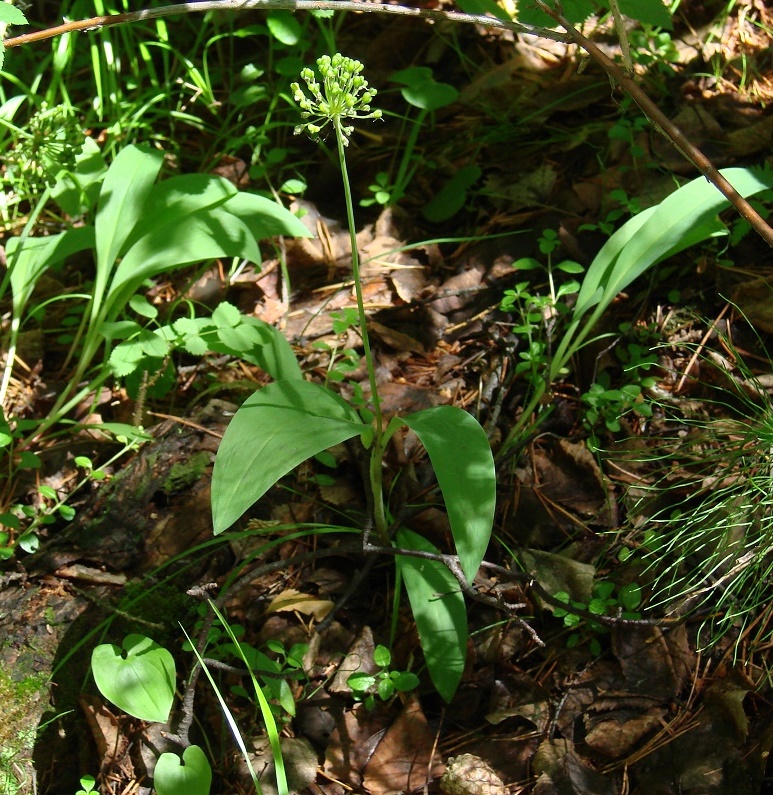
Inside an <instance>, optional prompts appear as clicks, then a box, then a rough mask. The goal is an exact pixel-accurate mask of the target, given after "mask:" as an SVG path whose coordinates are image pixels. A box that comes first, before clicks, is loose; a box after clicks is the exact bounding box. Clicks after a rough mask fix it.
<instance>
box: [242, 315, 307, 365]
mask: <svg viewBox="0 0 773 795" xmlns="http://www.w3.org/2000/svg"><path fill="white" fill-rule="evenodd" d="M244 320H245V322H246V323H248V324H250V325H252V326H255V327H256V328H257V329H258V331H259V332H260V333H261V336H262V337H263V344H262V345H260V346H259V347H258V348H256V349H254V350H253V351H249V352H247V353H242V358H243V359H244V360H245V361H247V362H250V363H251V364H256V365H257V366H258V367H260V368H261V369H262V370H263V371H264V372H266V373H268V374H269V375H270V376H271V377H272V378H274V379H275V380H277V381H288V380H289V381H293V380H294V381H300V380H302V379H303V372H302V371H301V368H300V365H299V364H298V359H297V358H296V356H295V351H293V349H292V347H291V346H290V343H289V342H288V341H287V339H286V338H285V336H284V335H283V334H282V332H281V331H279V329H278V328H276V326H272V325H270V324H269V323H266V322H265V321H264V320H261V319H260V318H257V317H245V319H244Z"/></svg>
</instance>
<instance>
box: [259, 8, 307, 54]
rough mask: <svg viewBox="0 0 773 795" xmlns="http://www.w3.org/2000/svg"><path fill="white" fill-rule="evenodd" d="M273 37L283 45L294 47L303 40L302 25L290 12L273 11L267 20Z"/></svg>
mask: <svg viewBox="0 0 773 795" xmlns="http://www.w3.org/2000/svg"><path fill="white" fill-rule="evenodd" d="M266 25H267V26H268V29H269V31H270V32H271V35H272V36H273V37H274V38H275V39H276V40H277V41H281V42H282V44H286V45H287V46H288V47H292V46H293V45H294V44H297V43H298V42H299V41H300V38H301V33H302V31H301V25H300V23H299V22H298V20H297V19H296V18H295V17H294V16H293V15H292V14H291V13H290V12H289V11H271V12H269V14H268V17H267V19H266Z"/></svg>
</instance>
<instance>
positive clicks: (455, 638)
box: [395, 528, 468, 701]
mask: <svg viewBox="0 0 773 795" xmlns="http://www.w3.org/2000/svg"><path fill="white" fill-rule="evenodd" d="M395 540H396V542H397V545H398V547H401V548H403V549H415V550H422V551H424V552H434V553H437V551H438V550H437V549H436V548H435V547H434V546H433V545H432V544H430V542H429V541H427V540H426V539H425V538H423V537H422V536H420V535H418V533H414V532H413V531H412V530H407V529H405V528H402V529H400V530H398V531H397V535H396V539H395ZM395 564H396V566H397V568H398V571H399V572H400V574H401V576H402V578H403V580H404V581H405V589H406V591H407V592H408V600H409V601H410V603H411V610H412V611H413V617H414V619H415V621H416V629H417V630H418V631H419V639H420V641H421V649H422V651H423V652H424V659H425V660H426V661H427V670H428V671H429V675H430V678H431V679H432V683H433V684H434V685H435V688H436V689H437V691H438V693H440V695H441V696H442V698H443V699H444V700H445V701H451V699H452V698H453V696H454V693H455V692H456V688H457V687H458V686H459V681H460V680H461V678H462V674H463V673H464V661H465V659H466V658H467V638H468V633H467V611H466V609H465V605H464V596H463V595H462V592H461V590H460V589H459V583H458V582H457V581H456V578H455V577H454V575H453V574H451V572H450V571H449V570H448V568H447V567H446V566H444V565H443V564H442V563H439V562H438V561H434V560H422V559H421V558H410V557H407V556H406V555H398V556H397V557H396V558H395Z"/></svg>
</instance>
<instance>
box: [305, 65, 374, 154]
mask: <svg viewBox="0 0 773 795" xmlns="http://www.w3.org/2000/svg"><path fill="white" fill-rule="evenodd" d="M362 69H363V66H362V64H361V63H360V62H359V61H356V60H354V58H347V57H346V56H344V55H341V54H340V53H336V54H335V55H334V56H333V57H332V58H331V57H330V56H329V55H323V56H322V57H321V58H318V59H317V70H318V71H319V74H320V76H321V77H322V85H321V86H320V84H319V81H318V80H317V77H316V75H315V74H314V71H313V70H312V69H310V68H309V67H306V68H305V69H302V70H301V77H302V78H303V81H304V82H305V83H306V85H307V86H308V89H309V92H310V93H311V98H309V96H308V95H307V94H306V93H305V92H304V91H303V89H301V86H300V84H299V83H292V84H291V86H290V88H292V90H293V98H294V99H295V101H296V102H297V103H298V105H300V108H301V117H302V118H303V119H306V121H304V122H303V124H299V125H298V126H297V127H296V128H295V134H296V135H297V134H298V133H300V132H301V131H303V130H304V129H305V130H306V131H307V132H308V133H309V135H311V137H312V138H318V137H319V134H320V133H321V132H322V130H323V129H324V128H325V127H326V126H327V125H328V124H329V123H330V122H335V124H334V126H336V127H340V129H341V132H342V136H343V143H344V146H346V145H348V143H349V136H350V135H351V134H352V131H353V130H354V127H352V126H344V125H343V124H341V122H342V121H343V120H344V119H380V118H381V111H380V110H371V107H370V103H371V101H372V100H373V98H374V97H375V96H376V89H375V88H368V81H367V80H366V79H365V78H364V77H362V75H361V74H360V72H361V71H362Z"/></svg>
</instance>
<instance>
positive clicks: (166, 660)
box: [91, 635, 212, 795]
mask: <svg viewBox="0 0 773 795" xmlns="http://www.w3.org/2000/svg"><path fill="white" fill-rule="evenodd" d="M91 672H92V674H93V676H94V681H95V682H96V685H97V687H98V688H99V692H100V693H102V695H103V696H104V697H105V698H107V699H109V700H110V701H112V702H113V704H115V705H116V706H117V707H118V708H119V709H121V710H123V711H124V712H127V713H128V714H129V715H133V716H134V717H135V718H139V719H140V720H147V721H154V722H158V723H167V722H168V720H169V714H170V712H171V709H172V704H173V702H174V696H175V688H176V679H175V677H176V673H175V662H174V658H173V657H172V655H171V653H170V652H169V651H168V650H167V649H165V648H163V647H162V646H159V645H158V644H157V643H155V642H154V641H153V640H151V639H150V638H148V637H146V636H144V635H127V636H126V637H125V638H124V641H123V644H122V645H121V646H120V647H119V646H115V645H113V644H110V643H105V644H102V645H100V646H97V647H96V648H95V649H94V650H93V652H92V654H91ZM211 781H212V769H211V768H210V765H209V762H208V760H207V757H206V755H205V754H204V751H202V749H201V748H199V746H197V745H191V746H188V747H187V748H186V749H185V750H184V751H183V755H182V762H181V761H180V757H179V756H178V755H177V754H173V753H164V754H161V756H160V757H159V758H158V762H157V763H156V769H155V773H154V784H155V788H156V792H157V793H158V795H209V787H210V783H211Z"/></svg>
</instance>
